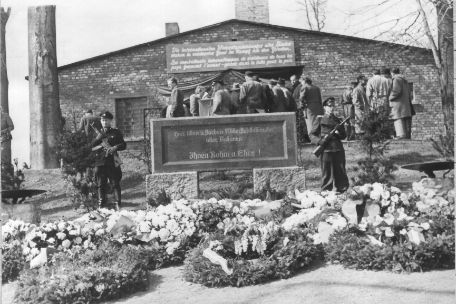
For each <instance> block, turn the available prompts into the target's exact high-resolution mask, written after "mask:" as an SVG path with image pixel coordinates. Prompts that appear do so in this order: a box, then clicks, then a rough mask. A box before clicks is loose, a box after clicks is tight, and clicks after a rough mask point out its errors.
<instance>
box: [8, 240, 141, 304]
mask: <svg viewBox="0 0 456 304" xmlns="http://www.w3.org/2000/svg"><path fill="white" fill-rule="evenodd" d="M147 257H148V252H147V251H144V250H141V249H140V248H135V247H131V246H120V245H116V244H113V243H109V242H106V243H103V244H101V245H100V248H99V249H96V250H87V251H86V252H84V253H83V254H80V255H68V254H63V253H60V254H57V255H55V256H54V263H53V264H52V265H46V266H43V267H41V268H39V269H31V270H26V271H24V272H23V273H22V274H21V276H20V278H19V280H18V287H17V290H16V293H15V303H24V304H25V303H30V304H31V303H34V304H35V303H43V304H44V303H96V302H100V301H104V300H112V299H117V298H120V297H122V296H125V295H127V294H131V293H134V292H136V291H140V290H145V289H146V288H147V287H148V286H149V275H148V273H147V268H146V263H147Z"/></svg>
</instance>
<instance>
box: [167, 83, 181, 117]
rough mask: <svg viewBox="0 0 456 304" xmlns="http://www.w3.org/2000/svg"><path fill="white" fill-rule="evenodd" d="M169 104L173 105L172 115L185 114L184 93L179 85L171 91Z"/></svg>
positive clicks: (179, 115)
mask: <svg viewBox="0 0 456 304" xmlns="http://www.w3.org/2000/svg"><path fill="white" fill-rule="evenodd" d="M169 105H170V106H171V117H183V116H185V110H184V95H183V94H182V92H181V91H180V90H179V89H178V88H177V87H174V88H173V90H172V91H171V96H170V97H169Z"/></svg>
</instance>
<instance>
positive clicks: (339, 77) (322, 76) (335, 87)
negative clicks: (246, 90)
mask: <svg viewBox="0 0 456 304" xmlns="http://www.w3.org/2000/svg"><path fill="white" fill-rule="evenodd" d="M233 38H236V39H237V40H238V41H242V40H256V39H292V40H294V42H295V53H296V63H297V64H298V65H303V66H304V73H305V74H306V75H308V76H310V77H311V78H312V79H313V83H314V84H315V85H317V86H319V87H320V88H321V89H322V94H323V95H324V96H328V95H332V96H335V97H339V96H340V94H341V93H342V91H343V89H344V87H345V86H346V85H347V84H349V83H350V82H351V81H354V80H355V78H356V76H357V75H359V74H361V73H362V74H365V75H369V76H370V73H371V71H372V69H373V68H381V67H384V66H387V67H396V66H397V67H399V68H400V69H401V70H402V71H403V72H404V74H405V76H406V78H408V79H409V80H410V81H411V82H413V84H414V90H415V102H417V103H419V104H420V106H419V107H418V108H420V109H422V112H419V113H417V115H416V116H415V117H414V119H413V130H412V136H413V138H414V139H426V138H428V137H435V136H436V135H438V134H439V133H440V131H441V130H442V128H443V114H442V111H441V102H440V93H439V84H438V75H437V72H436V69H435V68H434V64H433V58H432V54H431V53H430V52H428V51H425V50H422V49H418V48H405V47H403V46H395V45H391V44H386V43H378V42H375V41H369V40H363V39H356V38H350V37H343V36H338V35H331V34H321V33H315V32H300V31H296V30H293V29H289V28H281V27H275V26H268V25H261V24H252V23H246V22H241V21H235V20H233V21H230V22H224V23H221V24H219V25H218V26H214V27H208V28H206V29H203V30H198V31H191V32H189V33H187V34H186V33H183V34H181V35H179V36H178V37H171V38H169V39H165V40H159V41H157V42H154V43H150V44H144V45H140V46H137V47H134V48H129V49H126V50H123V51H119V52H114V53H113V54H110V55H109V56H101V57H99V58H95V59H92V60H86V61H83V62H79V63H76V64H72V65H68V66H65V67H63V68H60V69H59V81H60V103H61V108H62V112H63V114H64V115H65V116H71V114H72V113H75V114H76V117H80V115H82V112H83V110H84V109H87V108H92V109H93V110H94V111H96V112H101V111H102V110H109V111H112V112H113V113H114V114H115V100H116V98H122V97H123V98H125V97H141V96H147V100H148V107H162V106H164V105H165V99H164V98H163V97H161V96H160V95H159V94H158V93H157V90H156V89H155V86H157V85H166V79H167V78H168V77H169V76H170V75H169V74H168V73H167V71H166V54H165V53H166V44H168V43H204V42H216V41H231V40H232V39H233ZM215 74H217V72H201V73H186V74H177V75H176V76H177V77H178V78H179V80H180V81H181V82H187V81H192V80H196V79H200V78H205V77H208V76H212V75H215Z"/></svg>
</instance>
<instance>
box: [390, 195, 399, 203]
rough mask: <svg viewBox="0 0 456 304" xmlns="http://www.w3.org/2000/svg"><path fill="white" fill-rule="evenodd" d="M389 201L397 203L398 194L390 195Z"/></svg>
mask: <svg viewBox="0 0 456 304" xmlns="http://www.w3.org/2000/svg"><path fill="white" fill-rule="evenodd" d="M391 201H392V202H393V203H398V202H399V196H398V195H397V194H394V195H393V196H391Z"/></svg>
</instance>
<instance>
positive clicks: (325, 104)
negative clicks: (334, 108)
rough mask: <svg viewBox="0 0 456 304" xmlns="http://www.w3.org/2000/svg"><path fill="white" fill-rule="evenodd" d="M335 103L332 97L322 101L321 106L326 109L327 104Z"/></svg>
mask: <svg viewBox="0 0 456 304" xmlns="http://www.w3.org/2000/svg"><path fill="white" fill-rule="evenodd" d="M330 102H332V103H335V102H336V99H335V98H334V97H329V98H326V99H325V100H324V101H323V106H324V107H326V106H327V105H328V103H330Z"/></svg>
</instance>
